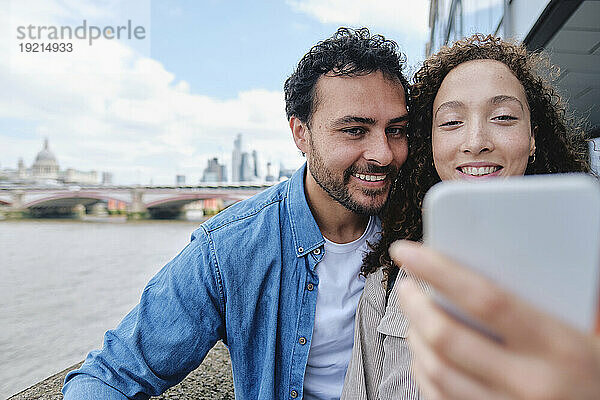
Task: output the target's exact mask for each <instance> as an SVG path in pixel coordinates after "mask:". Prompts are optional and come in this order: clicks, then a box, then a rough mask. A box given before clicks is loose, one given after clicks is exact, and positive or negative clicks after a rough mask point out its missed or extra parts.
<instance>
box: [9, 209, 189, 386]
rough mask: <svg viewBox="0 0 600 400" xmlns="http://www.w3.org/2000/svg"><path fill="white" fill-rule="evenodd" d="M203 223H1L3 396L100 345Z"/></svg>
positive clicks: (44, 221)
mask: <svg viewBox="0 0 600 400" xmlns="http://www.w3.org/2000/svg"><path fill="white" fill-rule="evenodd" d="M198 225H199V222H188V221H145V222H129V223H98V222H96V223H93V222H78V221H72V220H71V221H69V220H64V221H60V220H22V221H0V398H6V397H8V396H9V395H11V394H14V393H17V392H18V391H20V390H23V389H25V388H27V387H29V386H31V385H33V384H34V383H37V382H38V381H40V380H42V379H44V378H46V377H48V376H50V375H53V374H54V373H56V372H58V371H61V370H63V369H64V368H66V367H69V366H71V365H73V364H75V363H76V362H78V361H81V360H83V359H84V358H85V355H86V354H87V353H88V351H89V350H91V349H92V348H98V347H100V346H101V345H102V336H103V333H104V332H105V331H106V330H107V329H110V328H112V327H114V326H116V325H117V324H118V323H119V321H120V320H121V318H122V317H123V316H124V315H125V314H126V313H127V312H128V311H129V310H130V309H131V308H132V307H133V306H134V305H135V304H136V303H137V302H138V300H139V297H140V295H141V293H142V290H143V288H144V286H145V284H146V283H147V282H148V280H149V279H150V278H151V277H152V276H153V275H154V274H155V273H156V272H158V270H159V269H160V268H161V267H162V266H163V265H164V264H165V263H167V262H168V261H169V260H170V259H171V258H173V257H174V256H175V255H176V254H177V253H178V252H179V251H181V249H183V247H184V246H185V245H186V244H187V243H188V242H189V239H190V235H191V233H192V231H193V230H194V229H195V228H197V227H198Z"/></svg>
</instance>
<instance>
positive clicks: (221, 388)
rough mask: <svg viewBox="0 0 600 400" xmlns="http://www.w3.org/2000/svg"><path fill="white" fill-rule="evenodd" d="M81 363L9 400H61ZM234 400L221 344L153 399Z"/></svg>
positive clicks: (229, 374) (227, 360) (224, 351)
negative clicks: (64, 386)
mask: <svg viewBox="0 0 600 400" xmlns="http://www.w3.org/2000/svg"><path fill="white" fill-rule="evenodd" d="M81 364H82V363H81V362H80V363H78V364H75V365H73V366H71V367H69V368H67V369H65V370H64V371H61V372H59V373H57V374H55V375H52V376H51V377H49V378H46V379H44V380H43V381H41V382H38V383H36V384H35V385H33V386H31V387H30V388H28V389H25V390H23V391H22V392H19V393H17V394H15V395H14V396H11V397H9V398H8V399H7V400H38V399H40V400H60V399H62V398H63V396H62V394H61V393H60V389H61V388H62V384H63V382H64V380H65V375H67V373H68V372H69V371H72V370H74V369H76V368H78V367H79V366H80V365H81ZM234 398H235V396H234V394H233V379H232V376H231V361H230V359H229V352H228V351H227V348H226V347H225V346H224V345H223V343H221V342H219V343H217V345H216V346H215V347H214V348H213V349H212V350H211V351H210V352H209V353H208V354H207V355H206V358H205V359H204V362H202V364H201V365H200V366H199V367H198V368H197V369H196V370H194V371H192V372H191V373H190V374H189V375H188V376H187V377H186V378H185V379H184V380H183V381H181V383H179V384H178V385H176V386H173V387H172V388H171V389H169V390H167V391H166V392H165V393H163V394H162V395H160V396H157V397H151V399H153V400H175V399H211V400H233V399H234Z"/></svg>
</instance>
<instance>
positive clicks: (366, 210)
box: [308, 147, 398, 215]
mask: <svg viewBox="0 0 600 400" xmlns="http://www.w3.org/2000/svg"><path fill="white" fill-rule="evenodd" d="M308 169H309V171H310V173H311V175H312V177H313V178H314V180H315V182H317V184H318V185H319V186H320V187H321V188H322V189H323V190H324V191H325V192H327V194H329V196H330V197H331V198H332V199H334V200H335V201H337V202H338V203H340V204H341V205H343V206H344V207H346V208H347V209H348V210H350V211H352V212H354V213H356V214H359V215H377V214H379V212H380V211H381V209H382V208H383V207H384V206H385V203H386V202H387V198H386V200H385V201H383V202H382V203H381V204H378V205H375V204H361V203H359V202H358V201H356V200H355V199H354V198H353V197H352V195H351V194H350V191H349V190H348V183H349V182H350V177H351V176H352V175H353V174H373V173H376V174H386V175H387V178H386V179H389V180H390V181H391V182H393V181H394V180H395V178H396V176H397V175H398V168H396V167H394V166H391V165H387V166H385V167H380V166H377V165H373V164H367V167H366V168H364V169H358V168H357V167H356V166H355V165H352V166H350V167H349V168H348V169H346V170H345V171H344V175H343V182H339V181H338V180H337V179H336V178H335V177H334V174H332V173H331V172H330V171H329V170H328V169H327V167H325V163H324V162H323V159H322V158H321V156H320V155H319V153H318V151H316V149H315V148H314V147H313V151H312V152H311V154H310V156H309V159H308ZM360 190H361V192H362V193H363V194H364V195H366V196H367V197H370V198H372V199H376V198H377V197H379V196H381V195H382V194H383V193H385V192H388V195H389V191H391V188H390V187H389V186H385V187H382V188H379V189H365V188H363V189H360Z"/></svg>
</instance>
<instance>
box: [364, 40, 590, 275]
mask: <svg viewBox="0 0 600 400" xmlns="http://www.w3.org/2000/svg"><path fill="white" fill-rule="evenodd" d="M472 60H496V61H500V62H502V63H504V64H505V65H506V66H507V67H508V68H509V69H510V70H511V71H512V73H513V74H514V75H515V77H516V78H517V79H518V80H519V82H520V83H521V85H523V88H524V89H525V95H526V97H527V103H528V105H529V109H530V112H531V127H532V132H533V133H534V135H535V147H536V151H535V159H533V160H531V159H530V163H529V164H528V166H527V169H526V171H525V174H526V175H531V174H552V173H561V172H589V163H588V153H587V143H586V141H585V138H584V131H583V129H582V128H581V127H580V126H577V125H576V123H575V120H574V119H573V118H570V117H568V116H567V114H566V110H565V105H564V104H563V103H562V101H561V98H560V96H559V95H558V93H557V92H556V90H555V89H554V88H553V87H552V86H551V84H550V82H551V81H552V80H553V72H557V70H556V69H555V68H553V67H552V66H551V64H550V63H549V61H548V58H547V56H545V55H544V54H543V53H529V52H528V51H527V50H526V48H525V46H523V45H518V44H514V43H511V42H507V41H504V40H502V39H500V38H497V37H494V36H491V35H488V36H483V35H480V34H477V35H473V36H471V37H468V38H466V39H462V40H460V41H458V42H456V43H454V44H453V45H452V46H444V47H442V48H441V49H440V50H439V51H438V52H437V54H434V55H432V56H430V57H429V58H427V59H426V60H425V61H424V62H423V66H422V67H421V68H420V69H419V70H418V71H417V72H416V74H415V76H414V78H413V84H412V86H411V88H410V93H411V96H410V98H409V102H408V104H409V114H410V115H409V156H408V159H407V161H406V163H405V164H404V166H403V169H405V171H404V173H405V174H406V175H405V177H406V180H405V181H403V182H398V184H397V185H395V186H396V187H395V188H394V190H393V191H392V192H391V194H390V198H389V201H388V203H387V205H386V207H385V208H384V210H383V211H382V229H383V234H382V239H381V241H380V242H379V243H378V244H377V245H376V246H374V247H373V251H372V252H370V253H369V254H368V255H367V256H366V257H365V259H364V262H363V265H362V273H363V274H364V275H367V274H369V273H371V272H374V271H375V270H377V269H378V268H379V267H380V266H383V268H384V271H385V276H386V277H387V279H393V278H395V276H396V274H397V273H398V268H396V267H395V266H394V264H393V262H392V261H391V259H390V256H389V254H388V248H389V246H390V244H391V243H392V242H394V241H395V240H398V239H408V240H413V241H420V240H421V239H422V236H423V227H422V219H421V207H422V203H423V198H424V196H425V193H426V192H427V191H428V190H429V189H430V188H431V187H432V186H433V185H434V184H436V183H437V182H439V181H440V177H439V176H438V174H437V172H436V170H435V167H434V165H433V154H432V148H431V128H432V115H433V101H434V99H435V97H436V95H437V92H438V90H439V88H440V86H441V84H442V81H443V80H444V78H445V77H446V75H447V74H448V73H449V72H450V71H451V70H452V69H453V68H454V67H456V66H458V65H460V64H462V63H464V62H467V61H472ZM557 75H558V74H556V73H555V74H554V76H557ZM474 84H475V85H476V84H477V83H474ZM388 286H389V285H388Z"/></svg>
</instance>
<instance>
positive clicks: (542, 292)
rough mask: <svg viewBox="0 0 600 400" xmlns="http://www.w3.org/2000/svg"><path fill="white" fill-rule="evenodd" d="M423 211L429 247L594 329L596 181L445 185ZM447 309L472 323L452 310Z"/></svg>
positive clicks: (599, 250) (560, 178)
mask: <svg viewBox="0 0 600 400" xmlns="http://www.w3.org/2000/svg"><path fill="white" fill-rule="evenodd" d="M423 208H424V216H423V224H424V241H425V244H426V245H428V246H430V247H432V248H434V249H436V250H437V251H439V252H441V253H442V254H445V255H447V256H448V257H450V258H452V259H454V260H456V261H458V262H460V263H462V264H464V265H466V266H468V267H470V268H472V269H474V270H476V271H478V272H480V273H481V274H483V275H485V276H487V277H489V278H490V279H491V280H493V281H495V282H497V283H498V284H499V285H500V286H502V287H504V288H506V289H508V290H509V291H511V292H513V293H515V294H516V295H518V296H519V297H521V298H522V299H525V300H527V301H529V302H530V303H531V304H533V305H535V306H537V307H539V308H541V309H543V310H545V311H546V312H548V313H549V314H552V315H554V316H556V317H558V318H560V319H562V320H563V321H565V322H567V323H570V324H571V325H572V326H574V327H576V328H578V329H580V330H582V331H587V332H591V331H593V329H594V326H595V322H596V317H597V312H598V310H597V308H598V287H599V267H600V184H599V183H598V181H597V180H596V179H595V178H593V177H591V176H588V175H585V174H559V175H536V176H526V177H513V178H508V179H492V180H489V181H485V182H481V183H471V182H458V181H452V182H443V183H439V184H437V185H435V186H434V187H433V188H432V189H431V190H430V191H429V192H428V193H427V195H426V197H425V201H424V207H423ZM445 308H446V309H447V310H449V311H450V312H451V313H453V314H454V315H455V316H457V317H459V318H460V319H462V320H464V321H465V322H467V323H468V322H469V321H470V318H468V316H465V315H457V313H460V312H459V311H458V310H456V308H455V307H453V306H451V305H448V304H446V305H445ZM475 325H477V324H476V323H475ZM477 328H479V329H482V327H477ZM484 330H485V329H484Z"/></svg>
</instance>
